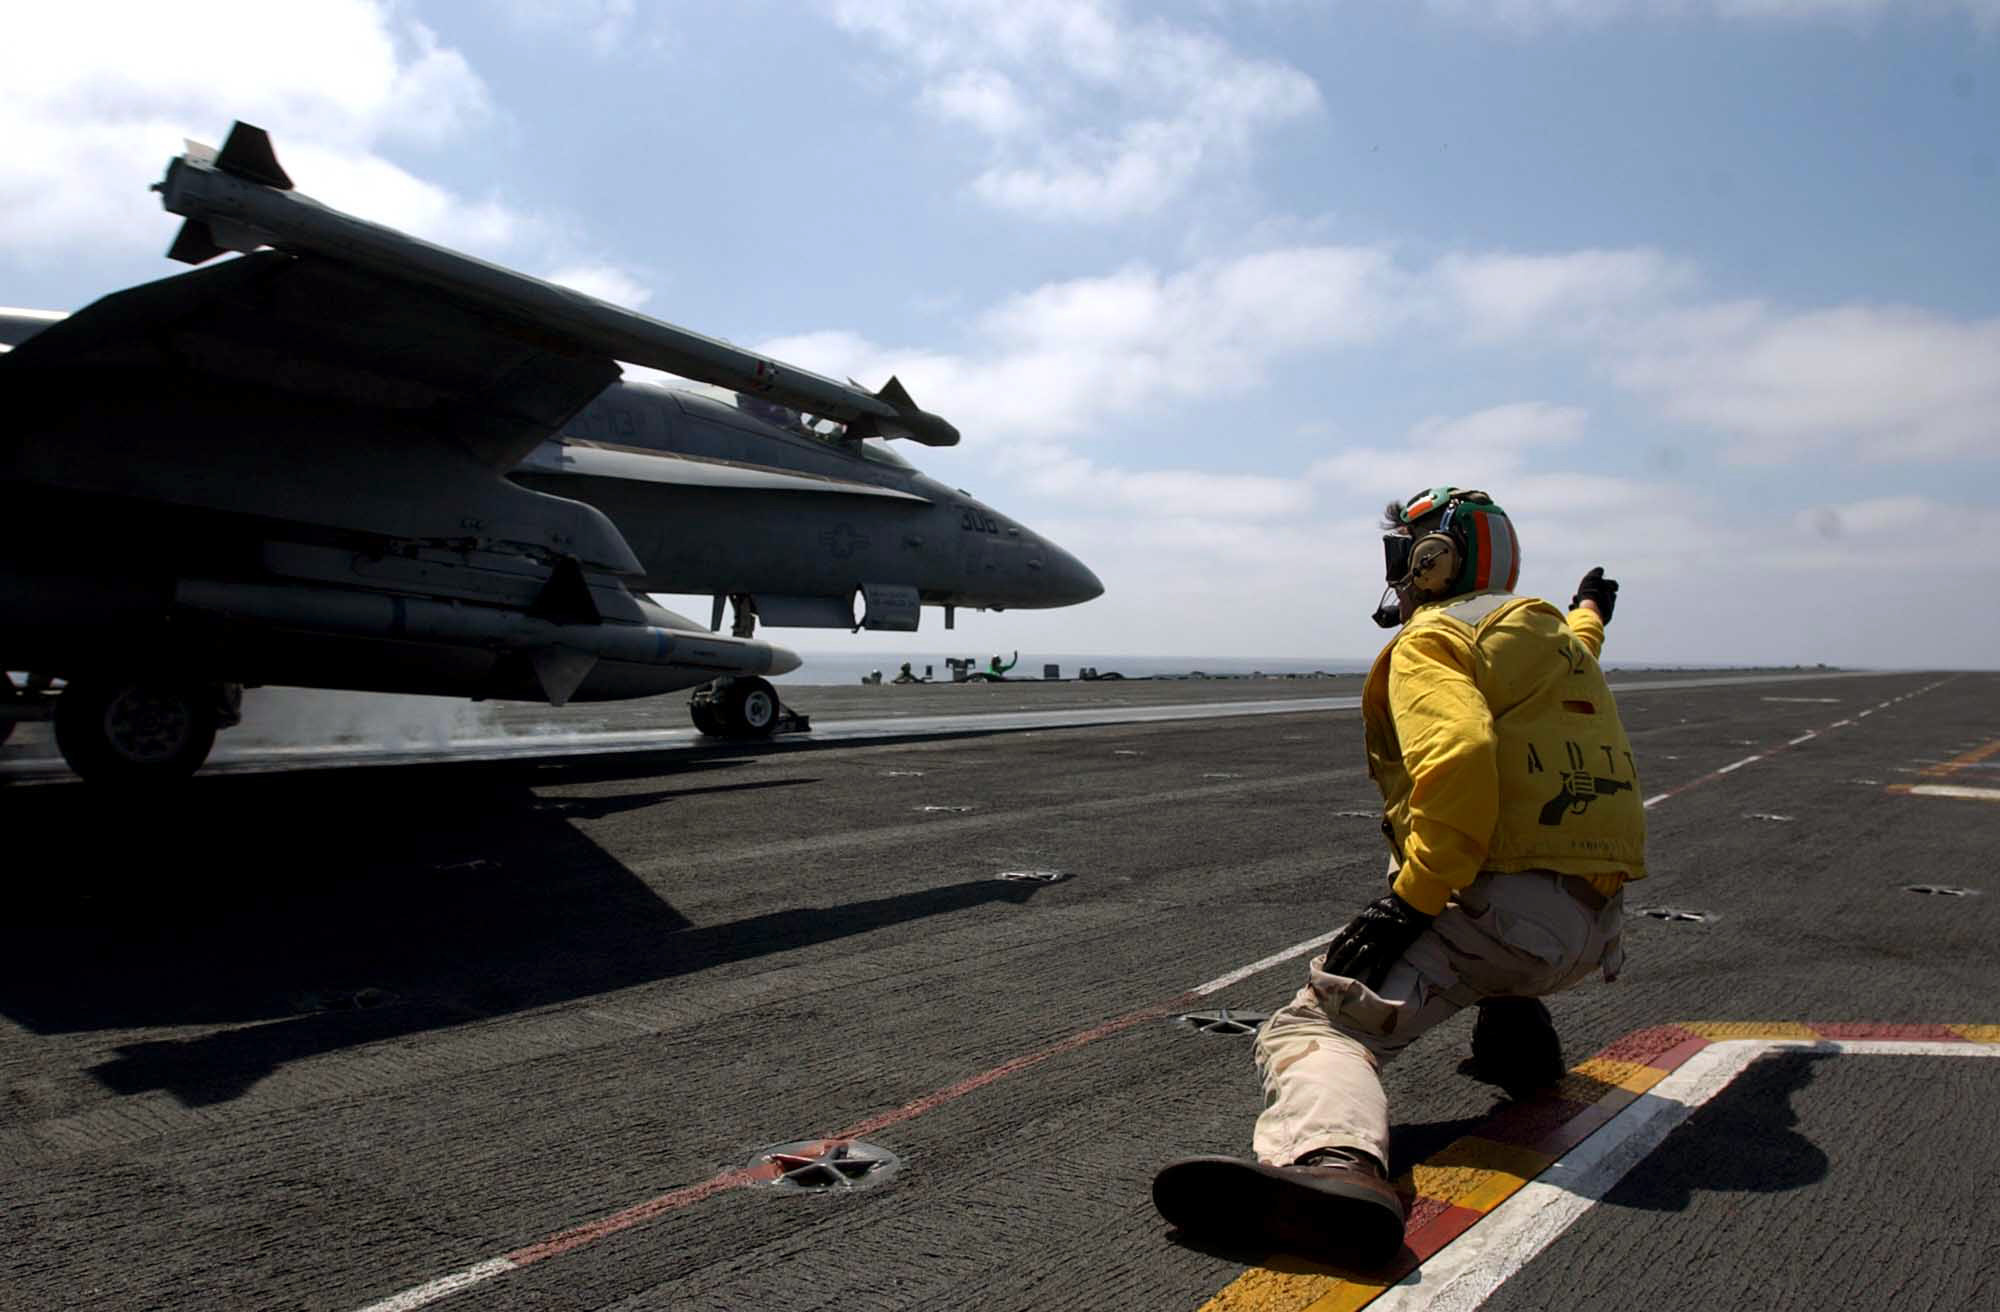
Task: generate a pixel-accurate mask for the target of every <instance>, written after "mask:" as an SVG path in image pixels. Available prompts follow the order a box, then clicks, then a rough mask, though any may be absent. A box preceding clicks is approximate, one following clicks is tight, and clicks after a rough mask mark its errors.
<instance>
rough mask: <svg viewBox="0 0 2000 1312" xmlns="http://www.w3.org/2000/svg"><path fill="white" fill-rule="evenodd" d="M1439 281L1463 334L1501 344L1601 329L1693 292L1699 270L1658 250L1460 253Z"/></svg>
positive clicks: (1444, 266)
mask: <svg viewBox="0 0 2000 1312" xmlns="http://www.w3.org/2000/svg"><path fill="white" fill-rule="evenodd" d="M1432 280H1433V282H1434V283H1435V285H1436V290H1437V293H1438V295H1439V296H1440V297H1441V298H1442V306H1441V312H1442V313H1443V314H1445V315H1446V316H1447V318H1449V319H1450V320H1451V321H1452V322H1453V323H1454V324H1455V325H1456V326H1457V327H1458V328H1460V330H1461V331H1463V332H1464V333H1466V334H1467V335H1468V336H1470V337H1472V338H1474V339H1476V340H1481V341H1498V340H1503V339H1522V338H1526V337H1529V336H1531V335H1533V334H1538V333H1551V332H1553V333H1560V334H1563V335H1565V336H1568V337H1576V336H1580V335H1583V336H1587V335H1591V334H1594V333H1597V332H1600V331H1601V330H1602V329H1603V327H1604V326H1605V324H1606V323H1607V322H1608V321H1610V320H1611V319H1613V318H1629V317H1630V316H1631V315H1632V313H1633V312H1634V310H1635V309H1637V308H1640V307H1643V306H1647V305H1653V304H1660V303H1663V302H1664V301H1665V299H1666V298H1667V297H1669V296H1672V295H1674V294H1675V293H1677V292H1680V291H1683V290H1685V289H1686V288H1688V287H1690V286H1691V285H1692V284H1693V282H1694V280H1695V275H1694V272H1693V270H1692V269H1690V268H1689V267H1687V266H1686V265H1684V264H1682V263H1680V262H1677V261H1675V260H1672V259H1670V258H1668V257H1667V256H1665V255H1663V254H1661V253H1660V252H1658V251H1653V250H1646V249H1628V250H1581V251H1567V252H1563V253H1560V254H1554V255H1525V254H1516V253H1509V252H1495V253H1482V254H1470V255H1468V254H1453V255H1447V256H1446V257H1444V258H1443V259H1442V260H1440V261H1439V262H1438V264H1437V266H1436V268H1435V269H1434V270H1433V274H1432Z"/></svg>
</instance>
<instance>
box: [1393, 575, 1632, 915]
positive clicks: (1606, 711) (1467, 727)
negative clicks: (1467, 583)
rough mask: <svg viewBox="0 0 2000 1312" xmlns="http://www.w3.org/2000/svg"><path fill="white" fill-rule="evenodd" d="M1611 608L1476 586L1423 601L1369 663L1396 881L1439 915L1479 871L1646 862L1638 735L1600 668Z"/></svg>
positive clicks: (1600, 884) (1616, 882)
mask: <svg viewBox="0 0 2000 1312" xmlns="http://www.w3.org/2000/svg"><path fill="white" fill-rule="evenodd" d="M1603 646H1604V623H1603V621H1602V620H1600V619H1599V618H1598V617H1597V615H1596V613H1595V612H1593V611H1590V610H1586V609H1583V608H1578V609H1576V610H1573V611H1571V612H1570V613H1569V616H1568V617H1567V619H1565V617H1564V616H1563V614H1562V612H1561V611H1559V610H1557V609H1556V608H1555V607H1554V606H1552V605H1550V604H1549V603H1548V602H1546V601H1541V600H1538V599H1536V598H1533V597H1515V596H1512V595H1510V594H1507V593H1502V592H1481V593H1474V594H1472V595H1471V596H1465V597H1454V598H1451V599H1449V600H1447V601H1441V602H1433V603H1431V604H1429V605H1426V606H1421V607H1419V608H1418V609H1417V611H1416V613H1415V614H1414V615H1412V616H1411V617H1410V619H1409V622H1408V623H1406V624H1405V625H1404V626H1403V628H1402V631H1401V632H1399V633H1398V634H1397V635H1396V636H1395V637H1394V638H1392V639H1390V640H1389V645H1388V646H1386V647H1384V648H1383V649H1382V654H1381V655H1379V656H1377V657H1376V658H1375V664H1374V667H1373V668H1372V669H1371V670H1370V671H1369V672H1368V684H1367V687H1366V688H1365V689H1364V690H1363V692H1362V698H1361V712H1362V722H1363V725H1364V727H1365V729H1366V734H1367V744H1368V773H1369V775H1370V776H1371V777H1372V778H1373V779H1374V780H1375V783H1376V786H1377V787H1379V788H1380V789H1381V790H1382V803H1383V811H1382V813H1383V830H1384V832H1385V833H1386V834H1387V835H1388V838H1389V843H1390V847H1391V848H1392V849H1393V851H1394V853H1395V856H1396V860H1397V864H1398V866H1399V869H1398V870H1397V873H1396V880H1395V890H1396V894H1397V896H1399V897H1401V898H1402V899H1403V900H1404V901H1405V902H1408V903H1409V904H1410V905H1411V906H1413V907H1415V908H1416V909H1417V910H1419V911H1423V912H1426V913H1427V914H1430V915H1436V914H1438V913H1439V912H1440V911H1443V910H1444V906H1445V903H1446V902H1447V901H1448V900H1449V899H1450V897H1451V894H1452V893H1453V891H1455V890H1457V889H1460V888H1463V887H1465V886H1466V885H1467V884H1469V883H1471V882H1472V881H1473V879H1474V878H1475V877H1476V876H1477V875H1478V874H1479V872H1480V871H1482V870H1495V871H1518V870H1555V871H1560V872H1562V873H1564V874H1571V875H1583V876H1586V877H1587V878H1588V879H1589V880H1590V882H1591V884H1592V885H1593V886H1594V887H1595V888H1597V889H1598V891H1599V892H1602V893H1604V894H1605V895H1606V896H1609V895H1610V894H1612V893H1615V892H1616V891H1617V890H1618V888H1619V887H1620V886H1621V885H1622V884H1623V883H1624V882H1625V881H1626V880H1628V879H1643V878H1644V877H1645V874H1646V812H1645V807H1644V805H1643V803H1642V794H1641V792H1640V790H1639V775H1638V768H1637V766H1636V765H1635V764H1634V762H1633V760H1632V748H1631V744H1630V743H1629V742H1628V741H1627V740H1626V737H1625V727H1624V725H1622V724H1621V723H1619V720H1618V708H1617V706H1616V705H1615V704H1614V703H1613V701H1612V698H1611V689H1610V688H1609V687H1608V686H1607V685H1606V684H1605V682H1604V672H1603V671H1602V670H1601V669H1599V668H1598V664H1597V654H1598V652H1599V651H1601V650H1602V649H1603Z"/></svg>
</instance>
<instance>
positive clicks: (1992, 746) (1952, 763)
mask: <svg viewBox="0 0 2000 1312" xmlns="http://www.w3.org/2000/svg"><path fill="white" fill-rule="evenodd" d="M1996 752H2000V738H1995V739H1994V740H1993V741H1992V742H1990V743H1987V744H1986V745H1985V746H1983V747H1975V748H1973V749H1972V750H1971V751H1969V752H1967V753H1965V754H1964V755H1963V756H1954V757H1952V758H1951V759H1950V760H1949V761H1941V762H1939V763H1938V764H1936V765H1934V766H1932V767H1931V768H1930V769H1928V770H1925V771H1924V772H1923V773H1925V774H1927V775H1929V776H1931V777H1932V778H1936V777H1937V776H1939V775H1946V774H1957V773H1958V772H1959V771H1960V770H1963V769H1965V767H1967V766H1968V765H1978V764H1979V763H1980V762H1981V761H1983V760H1985V759H1986V758H1987V757H1989V756H1992V755H1994V754H1995V753H1996Z"/></svg>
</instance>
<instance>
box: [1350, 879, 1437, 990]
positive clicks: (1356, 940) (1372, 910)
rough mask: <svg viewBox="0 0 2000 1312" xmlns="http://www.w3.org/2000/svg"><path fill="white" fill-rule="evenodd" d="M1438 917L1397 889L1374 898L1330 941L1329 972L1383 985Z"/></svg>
mask: <svg viewBox="0 0 2000 1312" xmlns="http://www.w3.org/2000/svg"><path fill="white" fill-rule="evenodd" d="M1435 918H1436V917H1434V916H1427V915H1425V914H1424V913H1423V912H1421V911H1419V910H1417V909H1416V908H1415V907H1413V906H1411V905H1410V904H1409V903H1407V902H1405V901H1403V899H1402V898H1400V897H1397V896H1396V895H1395V894H1394V893H1391V894H1389V896H1387V897H1384V898H1378V899H1376V900H1375V901H1373V902H1370V903H1369V904H1368V905H1367V906H1365V907H1363V908H1362V909H1361V914H1360V915H1358V916H1356V917H1355V918H1354V919H1352V920H1350V921H1348V922H1347V924H1346V925H1345V926H1344V927H1343V928H1342V929H1341V931H1340V932H1339V933H1338V934H1335V935H1334V936H1333V941H1332V942H1331V943H1329V944H1327V945H1326V966H1325V970H1326V973H1327V974H1329V975H1342V976H1345V977H1346V978H1348V979H1358V980H1360V981H1361V982H1362V983H1363V984H1366V985H1367V986H1368V987H1369V988H1371V989H1379V988H1381V987H1382V981H1383V980H1384V979H1385V978H1386V977H1387V976H1388V974H1389V967H1391V966H1393V965H1395V964H1396V963H1397V962H1398V961H1401V960H1402V959H1403V954H1404V953H1405V952H1407V951H1409V950H1410V944H1412V943H1414V942H1416V941H1417V936H1418V935H1419V934H1421V933H1423V932H1424V931H1425V930H1426V929H1428V928H1430V923H1431V921H1432V920H1434V919H1435Z"/></svg>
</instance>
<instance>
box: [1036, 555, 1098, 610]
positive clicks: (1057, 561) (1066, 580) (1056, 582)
mask: <svg viewBox="0 0 2000 1312" xmlns="http://www.w3.org/2000/svg"><path fill="white" fill-rule="evenodd" d="M1049 555H1050V556H1051V557H1053V559H1051V560H1050V561H1049V571H1048V572H1049V582H1050V583H1051V584H1052V585H1053V591H1054V593H1055V597H1056V600H1055V601H1054V603H1053V604H1054V605H1057V606H1074V605H1076V604H1077V603H1078V602H1084V601H1089V600H1090V599H1091V598H1093V597H1101V596H1103V595H1104V584H1103V583H1102V582H1101V581H1100V580H1099V579H1098V577H1097V575H1096V574H1094V573H1092V572H1091V569H1090V566H1088V565H1086V564H1084V563H1083V562H1082V561H1080V560H1078V559H1077V558H1076V557H1075V556H1072V555H1070V554H1069V553H1068V552H1067V551H1064V550H1063V549H1062V548H1061V547H1058V546H1056V545H1055V544H1054V543H1050V544H1049Z"/></svg>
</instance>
